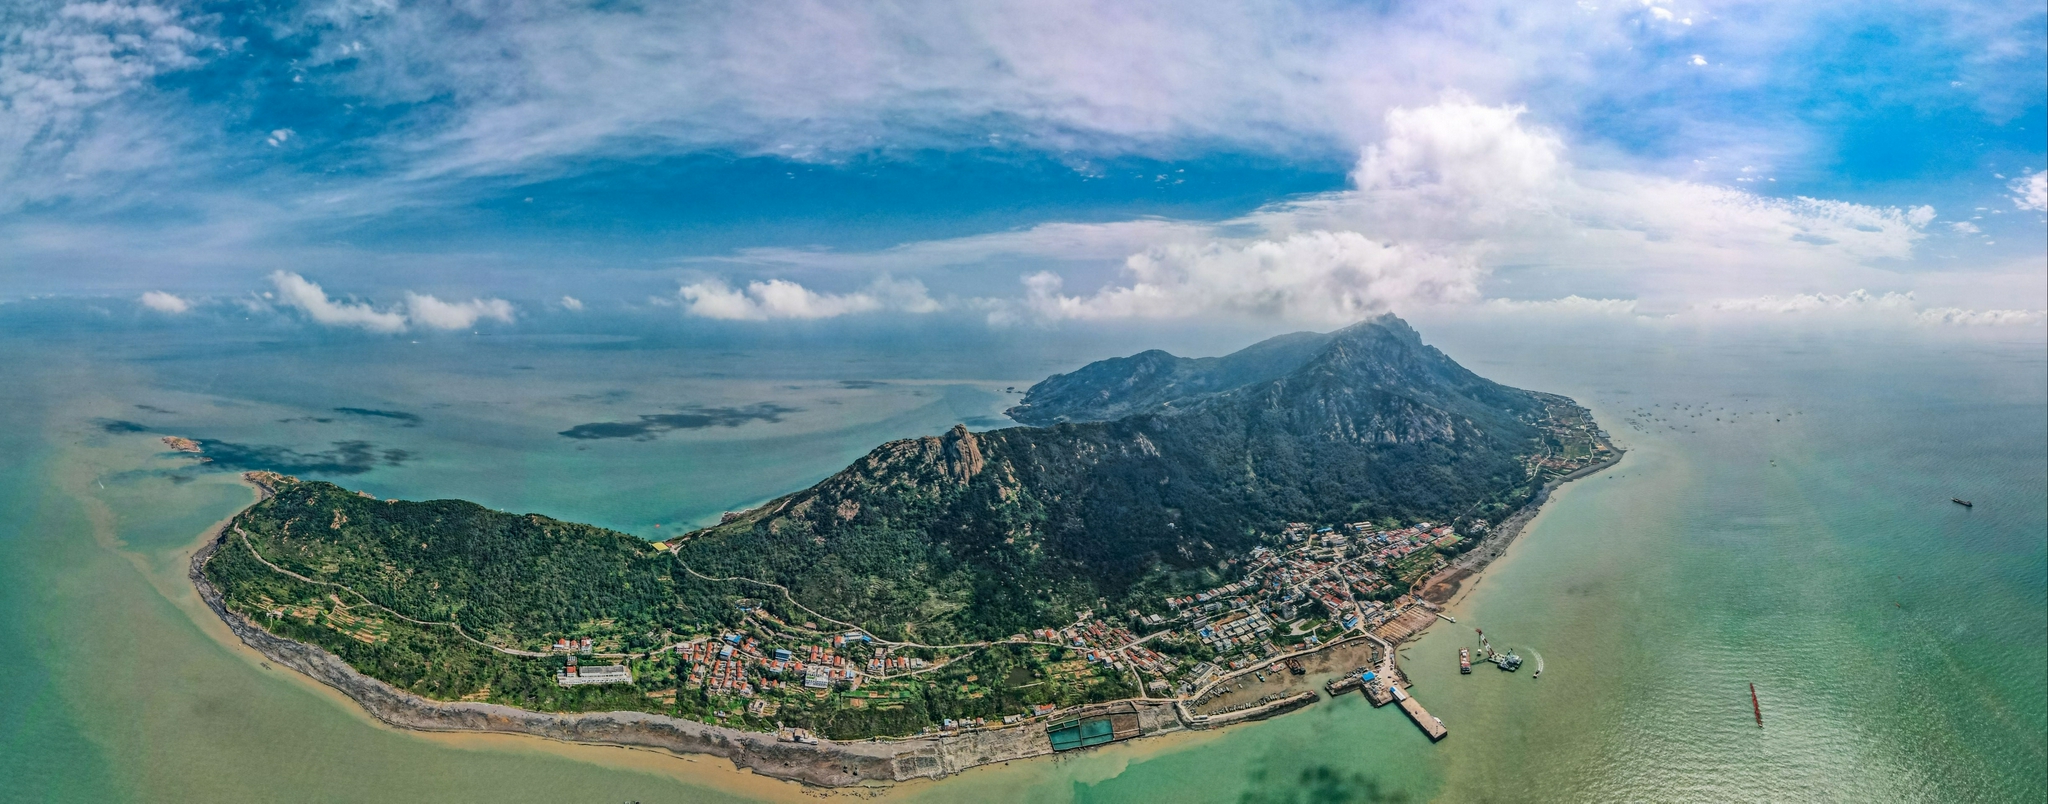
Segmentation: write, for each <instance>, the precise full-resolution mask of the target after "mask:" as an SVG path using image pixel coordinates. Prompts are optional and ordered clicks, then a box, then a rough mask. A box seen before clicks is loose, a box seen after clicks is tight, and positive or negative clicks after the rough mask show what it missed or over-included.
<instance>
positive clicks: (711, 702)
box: [555, 408, 1618, 747]
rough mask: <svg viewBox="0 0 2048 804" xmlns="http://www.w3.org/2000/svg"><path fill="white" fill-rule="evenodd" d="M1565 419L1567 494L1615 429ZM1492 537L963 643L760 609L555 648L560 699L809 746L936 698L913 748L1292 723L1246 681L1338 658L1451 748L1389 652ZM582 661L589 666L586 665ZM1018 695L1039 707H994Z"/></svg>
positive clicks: (1359, 532)
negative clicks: (568, 696) (1120, 725)
mask: <svg viewBox="0 0 2048 804" xmlns="http://www.w3.org/2000/svg"><path fill="white" fill-rule="evenodd" d="M1571 410H1575V408H1573V409H1569V410H1561V411H1557V413H1562V414H1566V415H1560V416H1553V418H1552V420H1551V422H1552V423H1551V426H1550V428H1549V431H1548V432H1547V436H1548V438H1547V441H1548V442H1549V445H1550V449H1547V450H1546V451H1544V452H1542V453H1539V454H1537V455H1534V456H1532V457H1531V458H1530V459H1529V461H1528V466H1527V469H1528V471H1529V473H1530V476H1531V477H1532V478H1534V479H1537V480H1539V481H1544V482H1546V483H1548V482H1556V481H1559V480H1562V479H1565V478H1568V477H1571V476H1574V475H1575V474H1576V473H1580V472H1583V471H1588V470H1589V469H1591V468H1597V467H1598V466H1601V465H1605V464H1606V463H1607V462H1609V461H1611V460H1612V459H1614V458H1615V457H1617V456H1618V453H1616V452H1615V451H1614V450H1613V448H1612V447H1611V446H1610V445H1609V444H1608V442H1607V435H1606V433H1605V432H1603V431H1601V430H1599V429H1598V428H1597V426H1595V425H1594V424H1593V422H1592V421H1591V419H1590V418H1588V417H1586V416H1584V415H1582V414H1581V415H1577V416H1573V415H1569V414H1570V412H1571ZM1515 527H1519V523H1517V524H1516V525H1515ZM1487 530H1488V527H1487V525H1486V524H1485V520H1484V519H1478V518H1475V519H1472V520H1469V521H1467V522H1464V523H1462V524H1460V525H1453V524H1451V523H1444V522H1414V523H1405V524H1403V523H1392V522H1371V521H1359V522H1347V523H1330V524H1318V523H1309V522H1294V523H1288V524H1287V525H1286V526H1285V527H1284V528H1283V529H1282V530H1280V531H1279V532H1278V533H1274V534H1270V535H1269V536H1268V537H1267V538H1266V540H1265V541H1266V544H1263V545H1261V546H1259V547H1257V548H1254V549H1253V550H1252V551H1251V552H1250V554H1248V555H1245V556H1242V557H1241V558H1238V559H1233V560H1231V561H1230V562H1229V563H1230V564H1231V565H1232V567H1231V569H1232V574H1233V575H1235V577H1236V579H1235V580H1233V581H1231V582H1230V583H1226V584H1222V585H1219V586H1217V587H1215V588H1211V589H1206V590H1202V591H1198V592H1195V593H1193V594H1186V595H1175V596H1167V597H1164V598H1162V599H1161V600H1160V601H1159V602H1160V605H1159V606H1158V607H1157V610H1155V611H1152V612H1150V613H1146V612H1141V611H1139V610H1137V609H1129V610H1125V611H1122V612H1107V611H1103V612H1097V611H1089V612H1083V613H1082V614H1081V616H1080V617H1078V618H1077V620H1076V621H1075V622H1073V623H1071V624H1069V625H1067V626H1064V627H1060V628H1040V629H1035V630H1032V631H1029V632H1027V633H1019V634H1015V635H1013V636H1011V637H1009V638H1008V639H1007V640H999V641H996V642H988V643H974V644H969V645H954V646H927V645H918V644H914V643H906V642H897V641H890V640H886V639H883V638H880V637H878V636H876V635H874V634H871V633H869V632H867V631H865V630H863V629H861V628H858V627H854V626H851V625H848V624H843V623H831V622H826V624H825V625H824V626H822V627H821V626H820V622H821V621H822V618H819V619H813V620H807V621H804V622H801V623H796V622H790V621H787V620H784V619H781V618H778V617H777V616H776V615H775V614H774V613H772V612H771V611H770V607H767V606H762V605H760V604H759V601H742V602H740V603H739V604H738V605H740V607H741V608H742V609H743V610H745V611H746V614H747V621H748V622H749V623H750V625H751V626H752V627H750V628H748V629H744V630H733V631H727V632H723V633H718V634H713V635H706V636H702V637H697V638H694V639H690V640H687V641H683V642H680V643H677V644H674V645H670V646H668V647H666V648H664V649H662V650H659V651H654V652H650V653H645V654H638V655H631V656H628V655H623V654H607V653H605V652H603V651H601V650H599V649H598V648H597V647H596V646H594V645H593V643H592V642H591V641H590V640H588V639H584V640H577V641H572V640H563V641H560V642H558V643H556V645H555V652H558V653H562V654H566V655H567V661H566V662H565V663H564V664H563V665H562V667H561V668H560V669H559V670H558V671H557V675H556V677H557V682H558V683H560V684H563V685H565V686H568V685H582V684H593V683H598V684H604V683H619V684H638V685H639V686H641V687H642V688H652V691H651V692H650V693H649V694H650V695H652V696H654V697H656V698H659V699H662V700H665V701H668V702H671V703H675V702H677V701H685V700H691V699H695V700H696V701H698V702H699V703H700V704H701V706H702V708H703V710H704V711H702V712H699V713H698V714H699V715H700V716H708V717H704V718H703V719H705V720H707V721H708V722H713V723H719V724H725V725H731V726H735V727H739V728H744V729H749V730H757V731H759V730H767V729H775V730H777V731H778V733H779V734H781V735H782V736H783V738H784V739H788V740H797V741H802V740H814V739H816V736H815V735H813V734H812V733H811V732H810V731H809V730H807V729H805V728H801V727H792V726H789V725H786V723H785V721H791V720H794V721H799V722H816V719H815V718H801V717H794V716H795V715H798V714H799V713H802V712H805V711H807V710H808V711H812V712H817V711H822V710H834V711H837V712H840V713H842V715H843V714H844V713H848V712H852V713H861V712H863V711H865V712H867V713H869V715H868V716H874V717H884V716H885V714H884V713H887V712H890V711H900V710H902V709H904V708H905V706H906V704H907V703H908V702H911V701H913V700H922V699H926V698H928V697H929V695H928V690H926V689H925V688H926V687H928V686H937V687H941V688H943V689H944V690H945V691H946V692H947V693H948V694H949V696H948V697H949V698H950V700H951V701H952V703H953V704H954V708H956V709H959V710H962V711H963V714H962V715H961V716H958V717H948V718H939V719H937V720H936V722H932V723H929V724H926V725H924V726H923V727H922V729H921V730H919V731H917V732H916V735H919V736H931V735H955V734H960V733H965V732H972V731H975V730H986V729H1001V728H1005V727H1009V726H1015V725H1018V724H1024V723H1037V722H1045V723H1047V724H1049V729H1050V732H1051V733H1055V735H1056V736H1057V733H1059V732H1061V731H1062V729H1061V728H1050V727H1053V726H1066V727H1071V728H1078V727H1079V726H1080V725H1085V724H1082V723H1079V722H1076V723H1066V722H1065V721H1064V720H1062V718H1065V717H1066V716H1067V715H1068V714H1070V713H1071V712H1073V711H1075V710H1076V709H1077V708H1078V707H1081V706H1083V705H1086V704H1090V703H1100V702H1101V699H1102V698H1101V696H1102V695H1103V693H1105V692H1107V691H1113V690H1124V691H1125V692H1127V693H1130V694H1128V695H1123V696H1120V697H1129V698H1132V699H1140V700H1148V701H1160V702H1171V704H1172V705H1173V706H1174V708H1175V711H1176V712H1177V713H1178V715H1179V717H1180V719H1181V720H1182V721H1183V722H1185V723H1188V724H1190V725H1209V724H1210V723H1211V722H1212V721H1213V722H1214V724H1216V725H1220V724H1221V723H1223V722H1231V721H1234V720H1237V719H1243V718H1246V717H1256V716H1263V715H1266V714H1271V713H1273V712H1276V711H1284V710H1285V709H1287V708H1291V707H1292V706H1298V705H1301V704H1302V703H1305V702H1312V701H1313V700H1314V697H1315V696H1314V695H1313V694H1312V693H1311V694H1308V696H1307V698H1306V700H1304V699H1303V698H1302V694H1301V693H1294V694H1291V695H1284V696H1283V695H1279V694H1277V693H1275V694H1270V695H1265V696H1262V698H1261V699H1258V700H1253V701H1244V700H1241V698H1242V697H1243V696H1241V695H1237V694H1234V691H1235V690H1238V689H1242V688H1244V686H1245V682H1246V681H1247V680H1256V681H1260V682H1264V681H1266V680H1267V679H1268V678H1269V677H1278V676H1279V675H1280V674H1283V673H1285V674H1289V675H1302V674H1303V673H1304V672H1305V671H1304V664H1303V662H1304V660H1314V659H1317V658H1322V659H1324V661H1323V664H1325V665H1328V664H1331V662H1332V661H1335V660H1334V659H1332V658H1331V657H1340V658H1341V659H1342V661H1336V662H1335V663H1336V664H1341V665H1343V667H1341V668H1338V669H1341V670H1343V671H1344V672H1343V673H1342V675H1341V676H1340V677H1338V678H1337V679H1334V680H1333V682H1332V684H1331V685H1330V686H1329V687H1328V688H1327V689H1326V691H1331V692H1334V691H1341V690H1348V689H1360V690H1362V691H1363V692H1364V693H1365V694H1366V696H1367V697H1368V698H1370V699H1372V700H1373V701H1374V703H1375V704H1384V703H1388V702H1396V703H1399V704H1401V708H1403V709H1404V710H1406V711H1408V712H1409V714H1410V715H1411V716H1412V717H1414V718H1415V719H1416V722H1417V724H1418V725H1419V726H1420V727H1421V728H1423V730H1424V731H1425V732H1426V733H1428V734H1430V736H1431V737H1432V739H1440V738H1441V737H1442V736H1443V735H1444V733H1445V728H1444V726H1443V724H1442V723H1441V722H1439V721H1436V720H1435V718H1433V717H1430V716H1428V714H1427V712H1426V711H1425V710H1423V709H1422V708H1421V705H1420V704H1419V703H1418V702H1416V701H1414V699H1413V697H1412V696H1410V695H1408V694H1407V693H1406V691H1405V690H1404V689H1403V686H1404V677H1403V676H1402V675H1401V673H1400V670H1399V668H1398V667H1396V666H1395V664H1394V661H1393V656H1394V646H1395V645H1396V644H1398V643H1400V642H1401V641H1403V640H1405V639H1407V638H1409V637H1410V636H1412V635H1414V634H1416V633H1418V632H1420V631H1421V630H1422V629H1424V628H1426V627H1428V626H1429V625H1430V624H1432V623H1433V622H1435V621H1436V620H1437V619H1439V617H1440V616H1442V615H1441V613H1440V610H1439V608H1438V606H1437V605H1436V604H1434V603H1432V602H1430V601H1429V600H1426V599H1424V597H1423V596H1422V595H1421V594H1418V593H1419V592H1421V590H1423V589H1424V588H1426V587H1428V586H1429V585H1430V583H1431V581H1432V579H1440V578H1446V577H1448V578H1453V579H1455V578H1457V577H1461V576H1462V575H1464V574H1469V573H1470V572H1472V571H1474V569H1473V568H1472V566H1471V565H1472V563H1473V561H1472V559H1473V558H1477V557H1465V554H1466V553H1467V552H1468V551H1470V550H1471V549H1473V548H1474V547H1476V546H1477V545H1479V544H1481V543H1483V542H1484V543H1489V544H1490V542H1486V537H1487V536H1488V533H1487ZM657 546H659V547H664V548H666V547H668V545H661V544H659V543H657ZM1461 558H1462V560H1461ZM789 602H790V603H791V604H795V601H793V600H792V601H789ZM1444 619H1449V618H1448V617H1444ZM839 626H843V627H839ZM835 628H837V630H834V629H835ZM994 651H1001V652H1002V654H1003V655H1004V656H1005V657H1006V661H1005V662H1004V663H1003V664H1002V665H999V666H991V665H989V664H987V663H986V660H987V659H988V658H989V656H988V655H989V654H990V653H991V652H994ZM577 657H583V658H582V659H581V661H582V662H583V664H580V665H579V664H578V661H579V660H578V658H577ZM598 661H605V662H608V663H607V664H601V665H599V664H595V662H598ZM1503 669H1506V666H1505V665H1504V666H1503ZM992 670H993V671H994V672H991V671H992ZM977 671H979V672H977ZM997 673H1000V677H996V676H997ZM1018 688H1022V689H1027V690H1030V691H1031V694H1029V695H1026V696H1018V695H1015V694H1006V695H1000V696H993V697H992V696H991V695H990V694H991V693H995V692H998V691H999V690H1003V691H1007V692H1012V693H1014V692H1015V691H1016V690H1017V689H1018ZM993 698H1002V699H1006V700H1010V701H1023V702H1022V703H1018V704H1017V705H1015V706H1014V708H1012V709H1009V710H1008V711H1001V710H995V709H991V708H989V707H988V706H978V705H976V703H975V702H977V701H983V700H992V699H993ZM966 712H971V713H972V714H971V715H968V714H964V713H966ZM1068 719H1071V718H1068ZM842 722H843V721H842ZM1104 722H1107V721H1104ZM1105 728H1106V727H1105ZM1112 733H1113V732H1104V734H1112ZM828 736H829V735H828ZM1059 742H1060V741H1059V740H1055V743H1059ZM1066 742H1067V743H1068V745H1067V747H1081V746H1082V745H1083V744H1084V743H1085V744H1093V743H1091V742H1089V741H1087V740H1085V739H1080V738H1076V739H1075V740H1068V741H1066Z"/></svg>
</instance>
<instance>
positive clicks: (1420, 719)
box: [1390, 687, 1450, 742]
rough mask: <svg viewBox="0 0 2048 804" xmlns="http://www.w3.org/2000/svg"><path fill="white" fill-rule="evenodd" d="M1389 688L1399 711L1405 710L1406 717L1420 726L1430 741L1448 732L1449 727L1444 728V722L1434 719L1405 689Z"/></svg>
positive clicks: (1441, 737)
mask: <svg viewBox="0 0 2048 804" xmlns="http://www.w3.org/2000/svg"><path fill="white" fill-rule="evenodd" d="M1390 689H1392V690H1393V695H1394V700H1395V701H1398V702H1400V704H1401V711H1403V712H1407V713H1408V718H1409V719H1410V720H1413V721H1415V725H1417V726H1421V727H1422V733H1423V734H1427V735H1429V741H1430V742H1436V741H1438V740H1441V739H1443V738H1444V735H1446V734H1449V733H1450V730H1449V729H1446V728H1444V722H1443V721H1441V720H1438V719H1436V717H1435V716H1433V715H1431V714H1430V713H1429V710H1427V709H1424V708H1422V704H1420V703H1417V702H1416V701H1415V698H1414V696H1411V695H1409V694H1408V691H1407V690H1404V689H1401V688H1400V687H1392V688H1390Z"/></svg>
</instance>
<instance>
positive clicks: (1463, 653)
mask: <svg viewBox="0 0 2048 804" xmlns="http://www.w3.org/2000/svg"><path fill="white" fill-rule="evenodd" d="M1458 672H1460V673H1464V674H1466V675H1471V674H1472V649H1471V648H1459V649H1458Z"/></svg>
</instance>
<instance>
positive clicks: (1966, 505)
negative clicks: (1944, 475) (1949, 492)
mask: <svg viewBox="0 0 2048 804" xmlns="http://www.w3.org/2000/svg"><path fill="white" fill-rule="evenodd" d="M1948 501H1949V502H1952V503H1955V504H1957V505H1960V506H1962V507H1964V508H1975V507H1977V506H1974V505H1971V504H1970V501H1969V500H1965V499H1963V498H1961V497H1950V498H1948Z"/></svg>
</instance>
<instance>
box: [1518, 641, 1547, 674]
mask: <svg viewBox="0 0 2048 804" xmlns="http://www.w3.org/2000/svg"><path fill="white" fill-rule="evenodd" d="M1523 650H1526V651H1528V652H1529V657H1530V658H1532V659H1535V660H1536V674H1535V675H1532V676H1530V678H1542V677H1543V654H1541V653H1537V652H1536V649H1535V648H1523Z"/></svg>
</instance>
